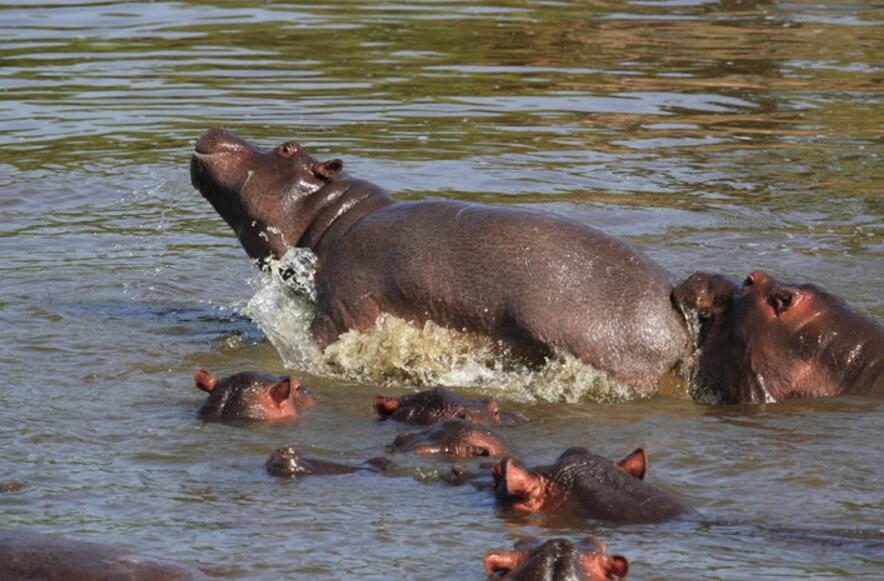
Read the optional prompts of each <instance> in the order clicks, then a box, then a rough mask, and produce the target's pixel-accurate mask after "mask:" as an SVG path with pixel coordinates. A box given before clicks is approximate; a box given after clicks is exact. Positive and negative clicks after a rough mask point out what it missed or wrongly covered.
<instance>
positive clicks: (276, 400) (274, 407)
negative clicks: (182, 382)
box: [193, 369, 316, 420]
mask: <svg viewBox="0 0 884 581" xmlns="http://www.w3.org/2000/svg"><path fill="white" fill-rule="evenodd" d="M193 382H194V384H195V385H196V386H197V387H198V388H200V389H201V390H203V391H205V392H207V393H208V394H209V398H208V399H207V400H206V403H204V404H203V405H202V407H201V408H200V409H199V411H198V412H197V415H198V416H199V417H201V418H203V419H227V420H294V419H296V418H297V417H298V416H299V415H300V413H301V412H302V411H303V410H304V409H306V408H308V407H310V406H312V405H313V404H314V403H315V401H316V400H315V398H314V397H313V394H311V393H310V392H309V391H308V390H307V389H306V388H305V387H302V386H301V382H300V381H298V380H297V379H295V378H294V377H284V376H278V375H269V374H266V373H258V372H255V371H243V372H240V373H236V374H234V375H231V376H229V377H225V378H223V379H218V378H216V377H215V376H214V375H212V374H211V373H209V372H208V371H206V370H205V369H199V370H197V372H196V373H195V374H194V376H193Z"/></svg>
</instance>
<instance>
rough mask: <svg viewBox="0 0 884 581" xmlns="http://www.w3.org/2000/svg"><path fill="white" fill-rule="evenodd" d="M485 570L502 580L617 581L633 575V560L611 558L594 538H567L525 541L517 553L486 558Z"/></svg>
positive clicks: (519, 544)
mask: <svg viewBox="0 0 884 581" xmlns="http://www.w3.org/2000/svg"><path fill="white" fill-rule="evenodd" d="M484 563H485V571H487V572H488V574H489V575H502V576H501V579H509V580H511V581H519V580H522V581H528V580H532V581H534V580H537V579H545V580H548V581H614V580H617V579H623V578H624V577H626V574H627V573H628V572H629V561H627V559H626V557H622V556H620V555H614V556H610V555H608V554H607V548H606V547H605V545H604V543H601V542H599V541H597V540H595V539H593V538H587V539H584V540H582V541H580V542H579V543H577V544H575V543H572V542H571V541H569V540H567V539H550V540H548V541H546V542H541V541H540V540H525V541H519V542H518V543H516V546H515V550H514V551H504V552H491V553H488V554H487V555H485V559H484Z"/></svg>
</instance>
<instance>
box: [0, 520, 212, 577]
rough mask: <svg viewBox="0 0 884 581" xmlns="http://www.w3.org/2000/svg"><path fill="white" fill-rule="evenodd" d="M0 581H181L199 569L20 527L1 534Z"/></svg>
mask: <svg viewBox="0 0 884 581" xmlns="http://www.w3.org/2000/svg"><path fill="white" fill-rule="evenodd" d="M0 579H3V581H31V580H35V579H39V580H40V581H87V580H88V581H124V580H129V579H138V580H139V581H185V580H197V579H208V577H206V576H205V575H204V574H203V573H202V572H201V571H199V570H197V569H191V568H187V567H183V566H180V565H176V564H174V563H169V562H168V561H162V560H160V559H154V558H150V557H145V556H141V555H138V554H135V553H133V552H132V551H130V550H129V549H126V548H125V547H121V546H115V545H105V544H100V543H91V542H86V541H76V540H71V539H66V538H63V537H59V536H55V535H47V534H42V533H35V532H32V531H28V530H22V529H2V530H0Z"/></svg>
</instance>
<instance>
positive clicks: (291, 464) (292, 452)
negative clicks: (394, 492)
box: [264, 444, 393, 478]
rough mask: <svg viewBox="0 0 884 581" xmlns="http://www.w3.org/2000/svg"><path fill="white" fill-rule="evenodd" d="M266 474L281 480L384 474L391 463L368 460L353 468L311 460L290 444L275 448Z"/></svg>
mask: <svg viewBox="0 0 884 581" xmlns="http://www.w3.org/2000/svg"><path fill="white" fill-rule="evenodd" d="M264 466H265V468H267V472H268V474H270V475H271V476H279V477H283V478H300V477H301V476H332V475H336V474H352V473H354V472H359V471H362V470H365V471H369V472H380V473H386V472H389V471H390V470H391V469H392V466H393V465H392V463H391V462H390V461H389V460H387V459H386V458H383V457H377V458H370V459H368V460H366V461H365V462H364V463H362V464H360V465H357V466H354V465H352V464H341V463H338V462H331V461H329V460H322V459H319V458H313V457H312V456H307V455H305V454H301V453H300V452H298V450H297V448H295V447H294V446H292V445H291V444H286V445H284V446H280V447H279V448H277V449H276V450H275V451H274V452H273V454H271V455H270V458H268V459H267V463H266V464H265V465H264Z"/></svg>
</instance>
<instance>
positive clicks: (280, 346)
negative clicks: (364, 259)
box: [244, 248, 635, 403]
mask: <svg viewBox="0 0 884 581" xmlns="http://www.w3.org/2000/svg"><path fill="white" fill-rule="evenodd" d="M268 266H269V268H268V269H267V271H265V272H262V273H261V274H259V275H258V277H257V278H256V279H255V281H254V282H253V285H254V287H255V294H254V296H252V298H251V299H250V300H249V302H248V303H247V304H246V306H245V307H244V312H245V314H246V315H247V316H249V317H250V318H251V319H253V320H254V321H255V322H256V323H257V324H258V325H259V326H260V327H261V329H262V330H263V331H264V333H265V334H266V335H267V338H268V339H269V340H270V342H271V343H272V344H273V346H274V347H275V348H276V350H277V352H278V353H279V355H280V357H281V358H282V360H283V362H284V363H285V365H286V366H287V367H289V368H292V369H300V370H303V371H306V372H309V373H312V374H316V375H323V376H331V377H337V378H340V379H344V380H347V381H353V382H357V383H369V384H374V385H397V386H398V385H403V384H408V385H413V386H417V387H426V386H436V385H444V386H459V387H469V388H479V389H482V390H485V391H491V392H495V393H494V395H495V396H497V397H503V398H508V399H516V400H523V401H526V400H529V401H530V400H541V401H567V402H576V401H580V400H590V401H598V402H606V403H608V402H611V403H613V402H620V401H625V400H628V399H632V398H634V397H635V394H634V393H633V392H632V390H630V389H629V388H627V387H625V386H623V385H621V384H619V383H617V382H616V381H614V380H613V379H611V378H610V377H608V375H607V374H605V373H604V372H602V371H599V370H596V369H593V368H592V367H589V366H587V365H585V364H583V363H581V362H580V361H579V360H578V359H576V358H575V357H573V356H571V355H569V354H559V355H556V356H555V357H553V358H550V359H548V360H546V362H545V363H544V364H542V365H539V366H528V365H526V364H525V363H523V362H521V361H519V360H518V359H516V358H515V357H513V356H512V354H511V353H510V351H509V349H508V348H507V347H506V346H505V345H502V344H501V343H499V342H496V341H493V340H492V339H490V338H488V337H485V336H482V335H477V334H473V333H467V332H460V331H454V330H451V329H447V328H444V327H440V326H439V325H436V324H434V323H433V322H427V323H426V324H425V325H423V327H417V326H415V325H412V324H410V323H408V322H406V321H403V320H402V319H399V318H396V317H393V316H389V315H382V316H381V317H379V318H378V320H377V321H376V322H375V325H374V327H373V328H371V329H369V330H367V331H363V332H356V331H349V332H347V333H345V334H343V335H341V337H340V338H339V339H338V341H336V342H335V343H333V344H332V345H330V346H329V347H328V348H327V349H326V350H325V352H320V350H319V348H318V347H317V345H316V344H315V343H314V342H313V340H312V338H311V335H310V322H311V321H312V319H313V313H314V310H315V307H314V301H315V298H316V287H315V283H314V278H313V277H314V273H315V267H316V257H315V256H314V255H313V254H312V253H311V252H310V251H309V250H306V249H301V248H292V249H290V250H289V251H288V252H287V253H286V255H285V256H284V257H283V258H282V259H281V260H279V261H273V262H271V263H270V264H269V265H268Z"/></svg>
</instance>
